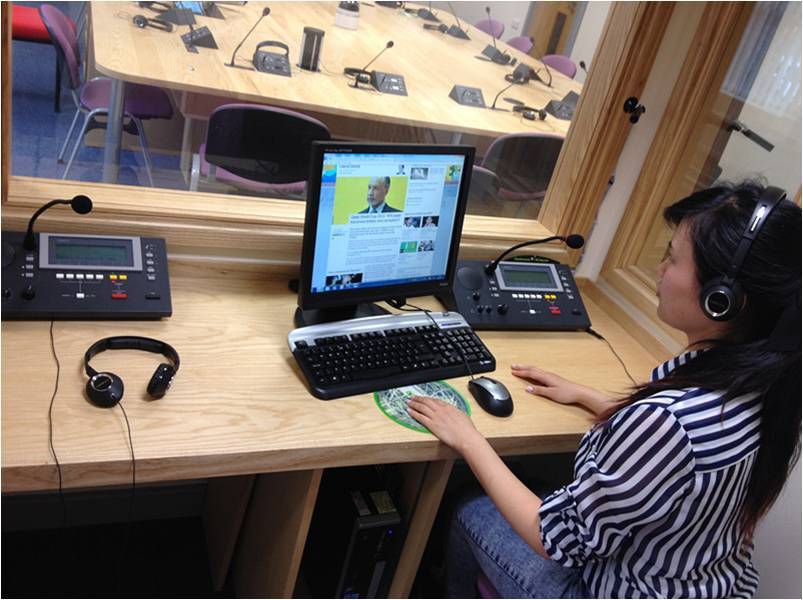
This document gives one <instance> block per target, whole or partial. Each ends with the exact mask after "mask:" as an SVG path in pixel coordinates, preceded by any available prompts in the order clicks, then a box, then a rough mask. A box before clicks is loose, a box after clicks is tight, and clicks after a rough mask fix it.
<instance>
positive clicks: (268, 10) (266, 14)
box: [262, 6, 270, 17]
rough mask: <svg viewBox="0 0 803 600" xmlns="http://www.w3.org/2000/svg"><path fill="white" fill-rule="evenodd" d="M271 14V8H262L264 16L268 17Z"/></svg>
mask: <svg viewBox="0 0 803 600" xmlns="http://www.w3.org/2000/svg"><path fill="white" fill-rule="evenodd" d="M269 14H270V9H269V8H268V7H267V6H266V7H265V8H263V9H262V16H263V17H267V16H268V15H269Z"/></svg>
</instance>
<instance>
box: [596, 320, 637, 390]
mask: <svg viewBox="0 0 803 600" xmlns="http://www.w3.org/2000/svg"><path fill="white" fill-rule="evenodd" d="M586 333H588V334H589V335H591V336H593V337H595V338H597V339H598V340H602V341H603V342H605V343H606V344H608V348H610V349H611V352H613V355H614V356H615V357H616V358H617V360H618V361H619V364H621V365H622V368H623V369H624V370H625V374H626V375H627V376H628V377H629V378H630V381H631V382H633V385H634V386H638V383H636V380H635V379H633V376H632V375H631V374H630V371H628V370H627V366H626V365H625V361H623V360H622V357H621V356H619V355H618V354H617V353H616V350H614V349H613V346H611V343H610V342H609V341H608V340H606V339H605V337H603V335H602V334H600V333H597V332H596V331H594V330H593V329H592V328H591V327H589V328H588V329H586Z"/></svg>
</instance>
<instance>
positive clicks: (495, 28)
mask: <svg viewBox="0 0 803 600" xmlns="http://www.w3.org/2000/svg"><path fill="white" fill-rule="evenodd" d="M474 27H476V28H477V29H479V30H480V31H484V32H485V33H487V34H488V35H492V36H494V37H495V38H496V39H497V40H498V39H499V38H500V37H502V34H503V33H505V24H504V23H502V21H497V20H496V19H482V20H481V21H477V22H476V23H474Z"/></svg>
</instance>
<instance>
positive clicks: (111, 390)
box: [86, 373, 124, 408]
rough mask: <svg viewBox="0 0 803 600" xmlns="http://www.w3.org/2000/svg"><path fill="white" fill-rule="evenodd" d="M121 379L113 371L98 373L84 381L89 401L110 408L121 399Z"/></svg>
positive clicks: (122, 387)
mask: <svg viewBox="0 0 803 600" xmlns="http://www.w3.org/2000/svg"><path fill="white" fill-rule="evenodd" d="M123 390H124V386H123V380H122V379H120V378H119V377H118V376H117V375H115V374H114V373H98V374H97V375H94V376H93V377H90V379H89V381H87V382H86V395H87V397H88V398H89V401H90V402H91V403H92V404H94V405H95V406H100V407H101V408H111V407H112V406H115V405H116V404H117V403H118V402H120V400H122V399H123Z"/></svg>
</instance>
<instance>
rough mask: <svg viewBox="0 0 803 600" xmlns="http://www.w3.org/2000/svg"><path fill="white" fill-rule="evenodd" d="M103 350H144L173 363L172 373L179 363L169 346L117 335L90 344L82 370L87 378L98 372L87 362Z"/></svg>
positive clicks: (158, 342)
mask: <svg viewBox="0 0 803 600" xmlns="http://www.w3.org/2000/svg"><path fill="white" fill-rule="evenodd" d="M104 350H144V351H146V352H153V353H154V354H162V355H163V356H165V357H166V358H168V359H170V360H171V361H172V363H173V371H174V372H176V371H178V367H179V365H180V363H181V360H180V359H179V356H178V352H176V350H175V348H173V346H171V345H170V344H167V343H165V342H162V341H160V340H155V339H153V338H146V337H140V336H136V335H117V336H114V337H107V338H103V339H101V340H98V341H97V342H95V343H94V344H92V345H91V346H90V347H89V349H88V350H87V351H86V353H85V354H84V370H85V372H86V374H87V375H88V376H89V377H94V376H95V375H97V374H98V372H97V371H96V370H95V369H93V368H92V367H91V366H90V364H89V361H90V360H92V357H94V356H95V355H97V354H100V353H101V352H103V351H104Z"/></svg>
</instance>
